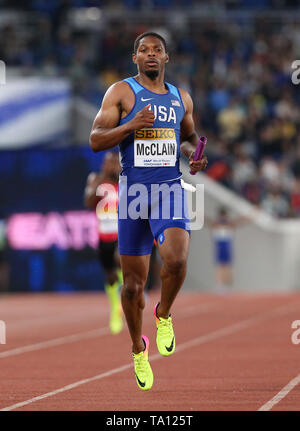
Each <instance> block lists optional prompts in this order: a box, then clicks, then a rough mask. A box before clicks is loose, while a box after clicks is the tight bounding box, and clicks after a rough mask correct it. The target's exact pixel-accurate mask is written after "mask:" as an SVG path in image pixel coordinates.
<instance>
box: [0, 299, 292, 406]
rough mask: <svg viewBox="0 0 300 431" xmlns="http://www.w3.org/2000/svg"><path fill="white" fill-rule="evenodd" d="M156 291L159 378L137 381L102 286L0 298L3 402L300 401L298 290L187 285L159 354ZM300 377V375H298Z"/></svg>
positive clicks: (147, 322)
mask: <svg viewBox="0 0 300 431" xmlns="http://www.w3.org/2000/svg"><path fill="white" fill-rule="evenodd" d="M158 297H159V292H153V293H151V294H150V295H149V296H148V300H147V305H146V308H145V311H144V333H145V334H146V335H147V336H148V337H149V339H150V361H151V365H152V368H153V372H154V385H153V387H152V389H151V390H150V391H147V392H143V391H141V390H139V389H138V387H137V386H136V382H135V377H134V374H133V363H132V358H131V353H130V352H131V343H130V338H129V334H128V331H127V327H126V326H124V329H123V331H122V333H120V334H118V335H111V334H110V333H109V331H108V327H107V322H108V317H109V310H108V303H107V300H106V297H105V296H104V294H101V293H96V294H95V293H91V294H90V293H86V294H70V295H69V294H68V295H62V294H41V295H36V294H34V295H31V294H27V295H11V296H9V295H7V296H2V297H1V298H0V320H3V321H5V322H6V328H7V333H6V344H0V388H1V390H0V410H10V411H15V410H30V411H33V410H34V411H51V410H52V411H59V410H72V411H76V410H78V411H87V410H97V411H112V410H114V411H124V410H125V411H126V410H130V411H144V410H150V411H161V410H165V411H193V410H194V411H237V410H241V411H247V410H248V411H253V410H259V409H262V410H281V411H282V410H299V408H300V361H299V355H300V344H297V345H296V344H293V343H292V341H291V335H292V332H293V331H294V330H293V329H292V328H291V325H292V322H293V321H294V320H299V319H300V294H299V293H290V294H281V293H280V294H279V293H272V294H270V293H260V294H254V293H251V294H250V293H238V294H237V293H235V294H231V295H228V296H216V295H213V294H207V293H201V292H200V293H199V292H186V291H182V292H181V293H180V294H179V296H178V297H177V299H176V303H175V304H174V307H173V309H172V316H173V322H174V328H175V333H176V352H175V354H174V355H172V356H171V357H167V358H166V357H161V356H160V355H159V354H158V352H157V349H156V344H155V332H156V329H155V323H154V319H153V316H152V308H153V305H154V304H155V303H156V302H157V300H158ZM298 380H299V381H298Z"/></svg>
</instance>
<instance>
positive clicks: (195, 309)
mask: <svg viewBox="0 0 300 431" xmlns="http://www.w3.org/2000/svg"><path fill="white" fill-rule="evenodd" d="M219 307H220V304H219V303H215V302H208V303H204V304H199V305H198V306H196V305H191V306H187V307H186V308H183V309H179V310H178V311H177V312H176V315H177V316H179V317H185V316H187V315H189V316H192V315H195V314H199V312H200V313H205V312H207V311H211V310H213V309H216V308H219ZM74 319H76V316H74ZM151 320H152V316H151ZM149 322H150V317H149V316H147V318H146V319H145V323H146V324H148V323H149ZM109 334H110V330H109V327H108V326H105V327H102V328H96V329H92V330H90V331H84V332H79V333H77V334H71V335H65V336H63V337H58V338H52V339H50V340H46V341H40V342H38V343H33V344H29V345H26V346H21V347H16V348H14V349H10V350H5V351H4V352H0V359H1V358H7V357H9V356H16V355H20V354H22V353H27V352H34V351H37V350H42V349H46V348H49V347H56V346H62V345H64V344H69V343H74V342H76V341H81V340H85V339H90V338H96V337H100V336H104V335H109Z"/></svg>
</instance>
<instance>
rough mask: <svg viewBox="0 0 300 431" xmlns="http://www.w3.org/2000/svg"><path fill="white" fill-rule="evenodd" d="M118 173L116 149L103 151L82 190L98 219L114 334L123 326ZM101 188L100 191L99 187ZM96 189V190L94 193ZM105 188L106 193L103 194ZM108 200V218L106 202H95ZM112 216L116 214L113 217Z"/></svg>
mask: <svg viewBox="0 0 300 431" xmlns="http://www.w3.org/2000/svg"><path fill="white" fill-rule="evenodd" d="M119 173H120V164H119V155H118V153H117V152H115V151H109V152H107V153H106V154H105V158H104V162H103V165H102V166H101V171H100V172H99V173H96V172H91V173H90V174H89V176H88V178H87V183H86V187H85V190H84V203H85V206H86V207H88V208H92V209H96V214H97V217H98V220H99V223H98V228H99V245H98V258H99V261H100V263H101V264H102V266H103V269H104V272H105V276H106V283H105V292H106V294H107V297H108V300H109V304H110V320H109V327H110V331H111V332H112V333H113V334H118V333H119V332H120V331H121V330H122V328H123V320H122V310H121V302H120V295H119V289H120V287H121V285H122V273H121V270H120V265H119V261H120V259H119V256H118V255H117V251H118V221H117V207H118V180H119ZM99 186H100V187H102V191H101V190H99ZM97 189H98V191H99V193H97ZM106 191H107V196H105V194H106ZM103 197H105V200H106V202H108V200H109V203H110V205H109V209H110V211H111V212H112V213H110V217H107V211H106V210H107V209H108V208H106V207H105V205H99V206H98V205H97V204H98V203H99V201H100V200H101V198H103ZM114 215H115V217H114Z"/></svg>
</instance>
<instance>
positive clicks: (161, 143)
mask: <svg viewBox="0 0 300 431" xmlns="http://www.w3.org/2000/svg"><path fill="white" fill-rule="evenodd" d="M176 158H177V142H176V134H175V130H174V129H141V130H136V131H135V133H134V166H137V167H159V166H164V167H166V166H175V164H176Z"/></svg>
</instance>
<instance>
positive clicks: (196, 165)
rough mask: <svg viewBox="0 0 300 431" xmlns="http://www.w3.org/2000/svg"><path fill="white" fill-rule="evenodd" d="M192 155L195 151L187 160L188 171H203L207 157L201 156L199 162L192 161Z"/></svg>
mask: <svg viewBox="0 0 300 431" xmlns="http://www.w3.org/2000/svg"><path fill="white" fill-rule="evenodd" d="M194 153H195V151H193V152H192V154H191V155H190V158H189V165H190V171H192V172H199V171H203V170H204V169H205V168H206V166H207V164H208V160H207V157H206V156H203V157H202V159H201V160H193V156H194Z"/></svg>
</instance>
